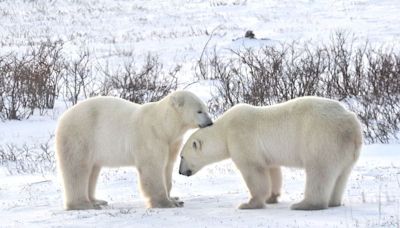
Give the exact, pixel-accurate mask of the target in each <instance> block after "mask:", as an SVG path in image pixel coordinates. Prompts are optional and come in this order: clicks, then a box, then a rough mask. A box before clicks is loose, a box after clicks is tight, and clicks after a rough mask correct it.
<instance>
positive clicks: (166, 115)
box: [153, 99, 190, 145]
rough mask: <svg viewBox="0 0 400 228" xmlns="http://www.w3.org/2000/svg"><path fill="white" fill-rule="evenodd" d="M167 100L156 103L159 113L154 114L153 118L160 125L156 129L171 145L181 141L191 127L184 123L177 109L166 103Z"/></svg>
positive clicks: (156, 109) (161, 137) (158, 134)
mask: <svg viewBox="0 0 400 228" xmlns="http://www.w3.org/2000/svg"><path fill="white" fill-rule="evenodd" d="M165 102H166V101H165V100H164V99H163V100H161V101H159V102H155V103H154V106H155V109H154V111H157V115H153V118H155V120H154V122H155V123H157V125H158V127H157V126H156V127H155V129H154V130H155V131H156V134H157V136H159V137H160V139H163V140H165V141H166V142H168V144H170V145H171V144H174V143H177V142H180V141H181V140H182V137H183V135H184V134H185V133H186V131H187V130H189V129H190V126H187V125H185V124H184V123H182V121H181V120H180V118H179V116H178V115H177V112H176V110H174V108H173V107H171V106H170V105H168V104H165Z"/></svg>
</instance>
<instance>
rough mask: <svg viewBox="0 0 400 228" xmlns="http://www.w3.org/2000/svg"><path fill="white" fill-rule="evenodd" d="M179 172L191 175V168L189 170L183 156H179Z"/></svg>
mask: <svg viewBox="0 0 400 228" xmlns="http://www.w3.org/2000/svg"><path fill="white" fill-rule="evenodd" d="M179 174H181V175H185V176H188V177H189V176H191V175H192V170H190V169H189V168H188V167H187V166H186V163H185V160H184V159H183V157H181V164H180V165H179Z"/></svg>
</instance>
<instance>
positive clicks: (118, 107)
mask: <svg viewBox="0 0 400 228" xmlns="http://www.w3.org/2000/svg"><path fill="white" fill-rule="evenodd" d="M141 107H143V105H139V104H135V103H132V102H129V101H125V100H123V99H120V98H115V97H95V98H90V99H87V100H85V101H83V102H80V103H78V104H77V105H75V106H74V107H72V108H71V109H69V110H68V111H66V112H65V113H64V114H63V115H62V117H61V118H60V121H59V125H58V127H57V133H56V135H57V138H56V140H57V144H56V145H57V146H60V147H63V149H62V150H61V149H60V150H59V151H63V152H64V153H65V154H64V155H65V156H69V155H68V153H78V152H79V153H81V155H80V156H89V157H93V159H96V160H97V161H95V162H97V163H101V164H105V165H107V166H114V165H115V166H121V164H122V165H132V164H133V163H134V158H132V155H131V154H129V153H128V152H129V150H126V149H125V148H119V147H124V145H126V143H125V142H127V141H132V140H133V139H134V137H132V135H133V134H135V131H136V130H137V129H132V128H130V127H128V126H129V125H134V126H137V124H135V123H134V122H135V121H136V120H135V116H136V115H137V113H138V112H140V110H141ZM115 132H118V134H117V135H118V136H117V135H116V134H115ZM73 147H76V148H77V147H79V148H90V149H89V150H88V151H81V150H79V149H75V148H73ZM94 151H95V152H96V156H92V154H93V153H94ZM124 152H126V154H121V153H124ZM115 153H118V155H117V156H116V155H115ZM61 156H62V155H61Z"/></svg>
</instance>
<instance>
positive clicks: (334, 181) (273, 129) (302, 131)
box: [179, 97, 362, 210]
mask: <svg viewBox="0 0 400 228" xmlns="http://www.w3.org/2000/svg"><path fill="white" fill-rule="evenodd" d="M361 146H362V132H361V125H360V123H359V121H358V119H357V117H356V115H355V114H354V113H352V112H350V111H347V110H346V109H345V108H344V107H343V106H342V105H341V104H340V103H339V102H337V101H334V100H330V99H324V98H318V97H302V98H297V99H293V100H291V101H288V102H285V103H282V104H277V105H272V106H266V107H254V106H251V105H244V104H240V105H236V106H235V107H233V108H231V109H230V110H228V111H227V112H226V113H225V114H223V115H222V116H221V117H220V118H219V119H218V120H217V121H215V123H214V125H213V126H211V127H207V128H204V129H199V130H197V131H196V132H194V133H193V134H192V135H191V136H190V138H189V139H188V140H187V142H186V144H185V145H184V147H183V149H182V153H181V164H180V167H179V173H180V174H183V175H186V176H190V175H193V174H195V173H196V172H197V171H199V170H200V169H201V168H202V167H204V166H205V165H207V164H210V163H213V162H217V161H221V160H223V159H227V158H232V161H233V162H234V163H235V165H236V166H237V168H238V169H239V171H240V172H241V174H242V176H243V179H244V181H245V182H246V185H247V187H248V189H249V191H250V195H251V198H250V200H249V202H248V203H243V204H241V205H240V206H239V208H241V209H252V208H263V207H264V205H265V204H264V202H265V201H266V199H267V197H269V196H271V179H272V181H273V182H274V183H272V188H275V189H272V192H273V193H275V194H279V191H280V181H281V179H280V172H279V171H280V170H279V166H288V167H298V168H304V169H305V172H306V188H305V194H304V199H303V200H302V201H301V202H299V203H296V204H294V205H292V207H291V208H292V209H294V210H319V209H325V208H328V207H335V206H339V205H341V202H342V196H343V192H344V189H345V186H346V182H347V179H348V177H349V174H350V172H351V170H352V167H353V165H354V164H355V162H356V161H357V159H358V157H359V154H360V150H361ZM271 171H272V173H271ZM271 174H272V178H271ZM274 191H275V192H274ZM271 197H272V200H274V195H272V196H271ZM275 200H276V196H275Z"/></svg>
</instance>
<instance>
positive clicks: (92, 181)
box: [88, 165, 108, 206]
mask: <svg viewBox="0 0 400 228" xmlns="http://www.w3.org/2000/svg"><path fill="white" fill-rule="evenodd" d="M100 170H101V167H100V166H96V165H94V166H93V168H92V171H91V172H90V178H89V186H88V189H89V200H90V202H92V204H93V205H97V206H105V205H107V204H108V203H107V201H105V200H99V199H96V197H95V192H96V184H97V179H98V177H99V174H100Z"/></svg>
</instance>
